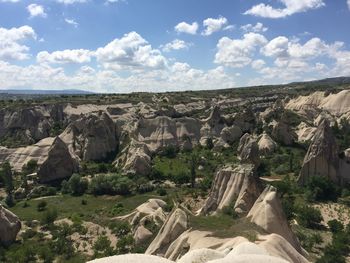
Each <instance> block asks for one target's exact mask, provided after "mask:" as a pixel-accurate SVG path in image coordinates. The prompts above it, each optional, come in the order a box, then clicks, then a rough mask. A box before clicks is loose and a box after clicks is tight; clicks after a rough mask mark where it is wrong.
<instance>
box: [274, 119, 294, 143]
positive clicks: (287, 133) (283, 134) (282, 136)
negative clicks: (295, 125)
mask: <svg viewBox="0 0 350 263" xmlns="http://www.w3.org/2000/svg"><path fill="white" fill-rule="evenodd" d="M271 135H272V137H273V138H274V139H275V140H276V141H277V142H279V143H282V144H284V145H292V144H293V143H294V142H295V141H296V139H297V135H296V134H295V132H294V131H293V130H292V129H291V127H289V125H288V124H286V123H284V122H283V121H279V122H277V123H276V124H275V125H274V126H273V128H272V134H271Z"/></svg>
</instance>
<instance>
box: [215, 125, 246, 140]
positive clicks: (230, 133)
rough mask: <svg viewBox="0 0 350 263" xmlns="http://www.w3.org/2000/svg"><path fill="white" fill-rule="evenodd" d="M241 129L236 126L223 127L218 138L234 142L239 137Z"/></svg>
mask: <svg viewBox="0 0 350 263" xmlns="http://www.w3.org/2000/svg"><path fill="white" fill-rule="evenodd" d="M242 134H243V133H242V130H241V128H239V127H238V126H231V127H225V128H223V129H222V131H221V133H220V138H221V139H222V140H223V141H224V142H225V143H228V144H232V143H235V142H237V141H238V140H239V138H241V136H242Z"/></svg>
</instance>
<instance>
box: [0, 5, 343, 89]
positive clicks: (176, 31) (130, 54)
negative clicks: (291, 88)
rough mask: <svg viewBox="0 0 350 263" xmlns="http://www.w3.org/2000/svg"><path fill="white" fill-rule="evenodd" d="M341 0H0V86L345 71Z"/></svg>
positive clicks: (111, 84)
mask: <svg viewBox="0 0 350 263" xmlns="http://www.w3.org/2000/svg"><path fill="white" fill-rule="evenodd" d="M349 25H350V0H332V1H331V0H269V1H262V0H234V1H232V0H200V1H199V0H176V1H170V0H45V1H43V0H41V1H40V0H37V1H35V0H33V1H32V0H0V89H7V88H30V89H31V88H33V89H85V90H93V91H98V92H133V91H153V92H157V91H170V90H189V89H191V90H196V89H197V90H198V89H219V88H229V87H239V86H249V85H261V84H277V83H288V82H292V81H302V80H313V79H320V78H325V77H335V76H350V33H349Z"/></svg>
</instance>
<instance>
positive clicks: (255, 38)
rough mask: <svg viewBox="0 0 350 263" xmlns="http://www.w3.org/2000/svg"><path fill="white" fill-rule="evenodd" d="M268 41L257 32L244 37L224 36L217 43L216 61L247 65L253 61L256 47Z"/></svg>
mask: <svg viewBox="0 0 350 263" xmlns="http://www.w3.org/2000/svg"><path fill="white" fill-rule="evenodd" d="M266 42H267V40H266V38H265V37H264V36H263V35H261V34H257V33H247V34H244V36H243V38H242V39H230V38H228V37H223V38H221V39H220V40H219V42H218V44H217V53H216V55H215V60H214V62H215V63H217V64H222V65H224V66H228V67H234V68H240V67H244V66H247V65H249V64H250V63H251V62H252V57H253V55H254V54H253V53H254V51H255V50H256V48H257V47H259V46H262V45H264V44H265V43H266Z"/></svg>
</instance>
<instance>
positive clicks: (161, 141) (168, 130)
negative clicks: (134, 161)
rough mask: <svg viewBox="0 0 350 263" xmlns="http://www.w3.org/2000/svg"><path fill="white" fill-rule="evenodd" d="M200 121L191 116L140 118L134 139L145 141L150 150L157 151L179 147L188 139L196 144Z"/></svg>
mask: <svg viewBox="0 0 350 263" xmlns="http://www.w3.org/2000/svg"><path fill="white" fill-rule="evenodd" d="M200 127H201V123H200V121H199V120H197V119H193V118H187V117H184V118H178V119H172V118H169V117H165V116H162V117H157V118H154V119H141V120H139V122H138V123H137V128H136V131H135V136H136V139H137V140H138V141H140V142H143V143H145V144H146V145H147V146H148V148H149V150H150V151H151V152H157V151H159V150H161V149H162V148H164V147H168V146H175V147H181V146H182V145H183V144H184V143H185V142H187V140H188V139H189V140H190V141H191V143H192V144H197V143H198V142H199V138H200Z"/></svg>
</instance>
